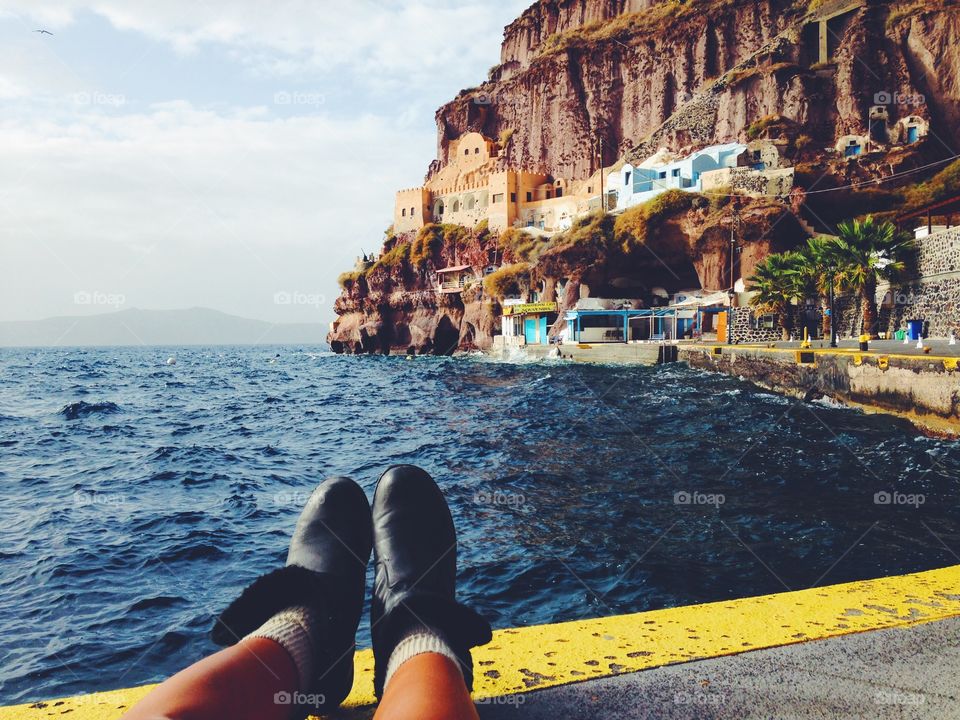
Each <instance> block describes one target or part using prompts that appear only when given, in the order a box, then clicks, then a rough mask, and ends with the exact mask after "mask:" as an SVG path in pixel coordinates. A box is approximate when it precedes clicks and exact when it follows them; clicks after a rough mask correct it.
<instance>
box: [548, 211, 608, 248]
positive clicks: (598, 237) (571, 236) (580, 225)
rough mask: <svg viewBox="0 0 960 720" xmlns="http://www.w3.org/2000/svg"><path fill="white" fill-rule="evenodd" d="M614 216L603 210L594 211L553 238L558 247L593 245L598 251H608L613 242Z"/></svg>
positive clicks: (578, 219)
mask: <svg viewBox="0 0 960 720" xmlns="http://www.w3.org/2000/svg"><path fill="white" fill-rule="evenodd" d="M613 235H614V219H613V215H610V214H609V213H605V212H603V211H602V210H594V211H593V212H592V213H589V214H588V215H582V216H580V217H578V218H577V219H576V220H574V221H573V225H571V226H570V227H569V228H568V229H567V230H564V231H563V232H561V233H557V234H556V235H554V236H553V244H554V245H556V246H564V245H566V246H570V245H591V246H593V247H596V248H598V249H607V248H609V247H610V246H611V244H612V242H613Z"/></svg>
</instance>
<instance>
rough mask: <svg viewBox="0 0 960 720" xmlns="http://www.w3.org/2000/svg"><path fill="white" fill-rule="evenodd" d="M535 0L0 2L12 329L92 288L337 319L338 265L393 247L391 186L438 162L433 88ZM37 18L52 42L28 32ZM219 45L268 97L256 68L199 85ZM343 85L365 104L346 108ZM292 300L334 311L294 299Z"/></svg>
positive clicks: (148, 303)
mask: <svg viewBox="0 0 960 720" xmlns="http://www.w3.org/2000/svg"><path fill="white" fill-rule="evenodd" d="M525 4H526V2H525V0H503V2H501V4H500V5H499V6H497V5H491V4H486V3H483V2H481V1H480V0H453V1H451V2H443V1H442V0H414V1H412V2H394V1H393V0H380V1H379V2H373V1H372V0H359V1H358V2H336V3H335V2H332V0H275V1H274V2H269V3H268V2H263V0H232V1H229V2H228V1H227V0H164V1H163V2H156V0H91V1H89V2H84V1H82V0H44V2H42V3H36V2H33V1H32V0H0V32H6V35H5V39H6V41H7V42H6V44H5V49H4V53H3V54H2V55H0V99H3V100H5V101H6V102H5V108H4V113H3V114H2V115H0V319H31V318H40V317H45V316H49V315H54V314H78V313H82V312H90V311H98V310H102V309H103V308H98V307H78V306H77V305H76V303H75V302H74V301H73V298H74V295H75V293H77V292H88V293H96V292H99V293H105V294H107V295H122V296H123V297H125V299H126V302H127V305H128V306H139V307H160V308H163V307H167V308H169V307H188V306H193V305H203V306H209V307H214V308H218V309H221V310H225V311H228V312H235V313H238V314H243V315H247V316H250V317H260V318H266V319H275V320H288V321H292V320H310V319H317V318H318V317H321V318H322V319H330V318H332V303H333V299H334V296H335V295H336V294H337V292H338V290H337V287H336V282H335V281H336V277H337V275H338V274H339V273H340V272H341V271H343V270H346V269H349V268H350V267H351V266H352V265H353V261H354V258H355V256H356V254H357V253H358V252H359V251H360V250H361V249H364V250H367V251H372V250H375V249H377V247H378V246H379V243H380V241H381V239H382V231H383V229H384V228H385V227H386V226H387V225H389V223H390V219H391V217H392V210H393V195H394V191H395V190H396V189H397V188H400V187H409V186H411V185H413V184H415V183H416V182H417V181H418V180H419V179H420V178H421V177H422V176H423V172H424V171H425V170H426V167H427V165H428V163H429V162H430V160H431V159H432V157H433V155H434V152H435V143H436V140H435V127H434V125H433V121H432V114H433V111H434V109H435V105H436V103H437V101H438V98H439V99H440V100H442V99H444V98H452V97H453V96H454V95H455V94H456V92H457V91H458V90H459V89H460V87H461V86H462V85H467V84H475V83H477V82H479V81H480V80H482V79H483V77H484V75H485V72H486V68H487V67H488V66H490V65H492V64H494V63H495V62H496V61H497V59H498V57H499V42H500V38H501V30H502V27H503V25H504V24H505V23H506V22H509V20H510V19H512V18H513V17H514V16H515V15H516V14H517V13H518V12H519V11H520V10H521V9H522V8H523V6H524V5H525ZM91 14H93V15H95V16H98V17H101V18H104V19H105V20H106V21H107V22H108V23H109V24H110V25H109V26H107V25H105V24H103V23H93V24H91V23H90V22H89V20H90V15H91ZM111 26H112V28H113V29H110V28H111ZM40 27H46V28H49V29H50V30H52V31H53V32H54V33H55V35H54V37H53V38H50V37H49V36H40V35H33V34H32V30H33V29H36V28H40ZM81 32H89V33H91V34H90V35H83V36H81V35H80V33H81ZM71 33H76V35H77V36H76V37H74V36H72V35H71ZM125 34H126V35H125ZM131 34H132V35H131ZM138 35H139V36H142V37H144V38H148V39H149V40H151V41H159V42H161V43H164V44H166V45H167V46H169V47H171V48H174V49H176V50H177V51H178V52H179V53H181V56H180V59H179V60H171V55H170V54H169V53H164V52H152V51H151V49H150V43H148V42H144V43H141V44H142V45H143V46H144V53H146V54H147V55H148V57H146V58H145V57H143V54H141V53H138V52H137V50H138V44H137V42H136V41H134V42H132V43H131V37H133V38H134V40H136V38H137V36H138ZM128 36H129V37H128ZM121 38H123V40H124V41H125V42H124V43H119V42H118V43H117V44H118V45H122V46H123V47H122V48H119V49H117V50H114V49H113V47H112V41H113V40H120V39H121ZM131 47H132V48H133V50H132V52H133V57H132V58H130V59H131V60H132V61H133V62H134V63H138V62H139V63H140V65H139V66H138V67H137V68H136V72H135V73H133V72H130V73H127V75H126V83H121V86H120V87H115V85H116V84H117V82H119V81H118V79H117V77H116V76H111V75H109V74H108V75H104V74H103V73H104V72H105V71H103V69H102V68H103V66H104V65H113V64H115V63H116V62H120V63H121V64H122V62H123V59H122V58H126V57H127V55H129V54H130V53H131ZM211 52H212V53H213V54H214V55H215V56H216V58H217V62H219V63H220V67H219V68H218V72H220V73H221V74H222V73H227V72H230V68H232V69H233V71H234V73H235V76H236V77H231V78H230V80H231V81H235V80H236V79H237V77H239V76H243V77H245V78H248V79H249V78H254V79H256V78H262V77H263V76H269V77H270V78H271V79H274V81H273V82H271V83H270V86H271V87H272V88H273V89H271V90H269V91H267V92H266V95H264V96H263V97H262V99H260V96H261V93H262V92H263V88H262V87H261V86H260V85H257V83H256V82H255V80H251V81H250V83H249V84H244V83H243V82H232V83H231V84H230V89H229V90H227V91H223V92H221V90H220V87H219V86H218V85H216V83H217V82H218V80H217V78H218V77H221V76H212V77H211V79H209V80H206V79H205V71H206V70H207V69H208V68H207V67H206V66H205V65H204V62H205V61H206V60H208V59H209V58H210V55H211ZM162 63H174V64H175V65H176V68H172V69H175V70H176V71H177V72H179V73H180V75H178V76H177V77H178V78H182V77H183V73H185V72H186V73H190V72H191V71H195V72H194V74H195V75H196V77H197V78H198V79H197V87H191V88H190V91H191V92H192V93H193V94H192V97H194V98H204V100H203V101H199V100H195V101H193V102H190V101H187V100H184V99H182V98H183V96H184V94H186V91H182V90H181V89H180V87H179V86H175V87H176V90H175V92H176V93H177V95H179V97H178V96H177V95H175V96H173V97H172V98H171V96H170V94H169V89H167V90H158V89H157V88H158V87H161V88H162V87H167V88H169V86H164V85H163V84H162V83H160V84H156V83H155V84H154V85H152V86H151V85H149V84H148V83H149V81H144V80H143V78H152V77H156V76H157V75H163V71H164V70H165V67H164V66H163V65H162ZM191 63H194V65H191ZM148 65H149V66H150V67H149V72H142V71H144V70H146V69H147V68H146V66H148ZM98 68H99V70H98ZM204 83H206V84H204ZM335 84H336V91H337V92H338V93H339V94H338V95H337V96H336V103H335V106H334V103H333V102H329V103H327V102H325V101H320V100H319V99H317V102H313V103H306V104H304V105H294V106H291V107H285V108H281V107H280V106H279V105H278V104H277V102H276V99H275V98H274V97H272V94H273V92H274V91H285V89H290V91H291V92H297V90H296V88H303V87H317V88H319V91H318V92H324V91H326V89H327V87H328V86H329V87H331V88H334V86H335ZM342 87H345V88H347V92H349V90H350V89H352V88H358V89H363V90H364V91H365V92H366V93H367V95H365V96H364V99H363V100H353V101H352V102H348V101H347V99H344V97H343V92H344V91H343V90H341V88H342ZM100 88H102V89H103V91H102V92H100V90H99V89H100ZM251 88H253V90H251ZM98 92H100V94H99V95H98V94H97V93H98ZM124 92H129V93H130V94H131V95H134V94H136V95H138V97H126V96H124V95H122V94H121V93H124ZM231 92H237V93H243V92H248V93H250V95H249V96H248V97H244V98H242V99H241V98H238V97H234V96H232V95H231V94H230V93H231ZM110 93H116V94H114V95H111V94H110ZM181 93H183V94H181ZM250 97H254V98H255V99H253V100H251V99H250ZM157 98H169V101H168V102H162V103H159V102H155V100H156V99H157ZM210 98H215V103H216V104H203V102H211V103H212V102H213V101H212V100H210ZM258 103H259V104H258ZM278 292H287V293H303V294H308V295H310V294H314V295H315V294H322V295H325V296H326V298H327V301H326V303H325V304H324V305H323V306H322V308H319V309H318V308H316V307H304V306H278V305H277V304H276V303H275V302H274V296H275V295H276V293H278Z"/></svg>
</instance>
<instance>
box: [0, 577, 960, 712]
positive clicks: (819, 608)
mask: <svg viewBox="0 0 960 720" xmlns="http://www.w3.org/2000/svg"><path fill="white" fill-rule="evenodd" d="M958 637H960V565H958V566H952V567H947V568H942V569H939V570H930V571H927V572H921V573H913V574H909V575H899V576H894V577H888V578H878V579H874V580H864V581H860V582H852V583H843V584H839V585H832V586H825V587H814V588H809V589H806V590H797V591H792V592H784V593H778V594H775V595H764V596H759V597H750V598H741V599H736V600H727V601H721V602H715V603H705V604H701V605H692V606H687V607H677V608H665V609H662V610H653V611H649V612H643V613H634V614H630V615H617V616H612V617H605V618H596V619H591V620H578V621H573V622H566V623H557V624H552V625H537V626H530V627H522V628H514V629H504V630H497V631H496V632H495V633H494V637H493V641H492V642H491V643H489V644H488V645H486V646H484V647H482V648H478V649H477V650H476V651H475V654H474V659H475V676H476V683H475V688H474V698H475V700H476V702H477V706H478V708H479V709H480V712H481V717H483V718H485V719H486V718H512V717H519V716H520V715H522V716H523V717H532V718H538V717H543V718H547V717H550V718H555V717H572V718H578V717H583V718H588V717H589V718H605V717H611V718H622V717H627V718H633V717H636V718H646V717H658V718H727V717H729V718H744V717H746V718H761V717H762V718H770V717H774V718H819V717H823V718H836V717H864V718H866V717H869V718H914V717H927V718H929V717H933V718H941V717H943V718H950V717H960V710H958V709H957V708H958V707H960V704H958V703H957V702H956V696H957V695H958V694H960V693H958V692H957V691H956V682H955V679H956V677H957V676H958V671H960V639H958ZM354 662H355V668H356V673H357V679H356V681H355V683H354V688H353V692H352V693H351V695H350V697H349V698H348V699H347V702H346V707H347V708H348V709H347V710H345V711H344V712H343V713H340V715H341V716H347V717H368V716H369V715H370V714H371V712H372V706H373V703H374V701H375V699H374V696H373V678H372V675H373V657H372V653H371V652H370V651H369V650H362V651H360V652H358V653H357V654H356V656H355V660H354ZM951 683H952V685H951ZM149 690H150V686H145V687H139V688H130V689H123V690H115V691H109V692H102V693H92V694H90V695H83V696H79V697H73V698H63V699H60V700H44V701H41V702H35V703H29V704H23V705H18V706H13V707H7V708H0V720H48V719H49V718H53V717H57V718H60V717H62V716H64V715H65V714H69V717H70V718H71V720H112V719H114V718H118V717H120V716H121V715H122V714H123V712H124V711H125V710H126V709H127V708H129V707H130V706H131V705H132V704H133V703H135V702H136V701H137V700H139V699H140V698H141V697H143V695H145V694H146V693H147V692H148V691H149Z"/></svg>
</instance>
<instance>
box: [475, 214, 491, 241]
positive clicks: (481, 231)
mask: <svg viewBox="0 0 960 720" xmlns="http://www.w3.org/2000/svg"><path fill="white" fill-rule="evenodd" d="M473 231H474V232H475V233H476V234H477V237H478V238H482V237H483V236H485V235H487V234H489V233H490V221H489V220H487V219H486V218H484V219H483V220H481V221H480V222H478V223H477V224H476V225H474V226H473Z"/></svg>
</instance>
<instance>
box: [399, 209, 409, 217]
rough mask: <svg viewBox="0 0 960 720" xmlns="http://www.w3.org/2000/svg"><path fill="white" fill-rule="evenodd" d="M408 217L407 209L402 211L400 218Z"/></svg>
mask: <svg viewBox="0 0 960 720" xmlns="http://www.w3.org/2000/svg"><path fill="white" fill-rule="evenodd" d="M406 216H407V209H406V208H404V209H403V210H401V211H400V217H406Z"/></svg>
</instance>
